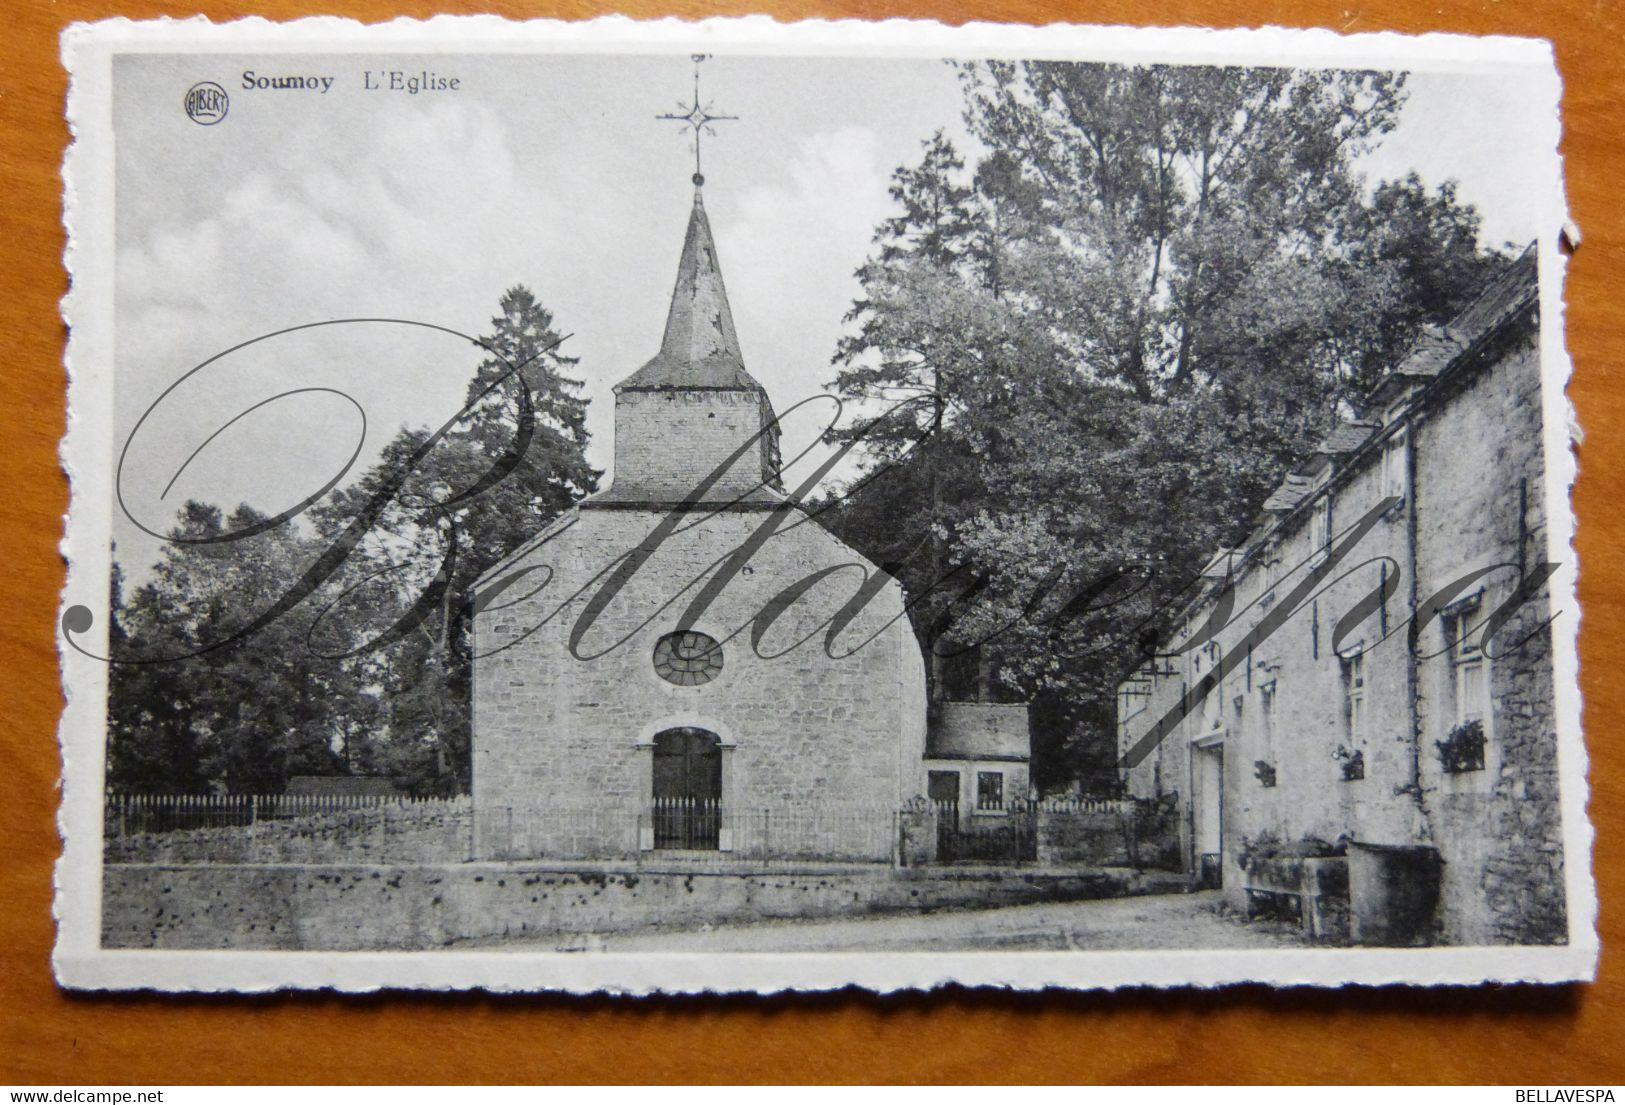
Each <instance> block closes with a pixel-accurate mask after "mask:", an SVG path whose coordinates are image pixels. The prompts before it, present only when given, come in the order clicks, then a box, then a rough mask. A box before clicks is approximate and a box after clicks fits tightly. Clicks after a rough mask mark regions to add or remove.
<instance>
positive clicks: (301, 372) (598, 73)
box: [114, 55, 1546, 575]
mask: <svg viewBox="0 0 1625 1105" xmlns="http://www.w3.org/2000/svg"><path fill="white" fill-rule="evenodd" d="M705 68H706V73H705V96H706V98H707V99H710V100H712V101H713V103H714V106H715V108H716V109H717V110H718V111H725V112H727V113H730V114H737V115H739V116H741V118H740V120H739V121H738V122H730V123H723V124H719V125H718V135H717V137H715V138H714V139H707V141H706V154H705V162H706V163H705V171H706V176H707V179H708V184H707V186H706V206H707V209H708V211H709V212H710V215H711V224H712V228H713V230H714V232H715V234H716V237H717V243H718V250H719V252H720V255H721V263H722V267H723V272H724V275H725V277H726V279H727V282H728V291H729V297H730V299H731V300H732V304H733V310H734V317H735V320H736V322H737V324H738V328H739V333H740V341H741V345H742V346H743V350H744V354H745V360H746V364H747V367H748V368H749V369H750V371H751V372H752V374H753V375H755V376H756V378H757V379H758V380H760V381H761V382H762V383H763V384H764V385H765V386H766V387H767V389H768V391H769V393H770V395H771V396H772V398H773V400H774V403H775V405H776V406H777V407H778V408H779V409H780V410H783V409H785V408H786V407H788V406H790V405H792V404H793V403H795V402H796V401H797V400H800V399H803V398H805V397H807V396H809V395H813V394H817V393H819V392H821V391H822V390H823V385H824V384H825V383H827V382H828V381H829V379H830V378H831V376H832V375H833V370H832V369H831V367H830V363H829V361H830V355H831V353H832V351H833V349H834V346H835V342H836V339H837V337H838V336H839V334H840V333H841V329H842V323H841V317H842V315H843V314H844V313H845V311H846V309H847V307H848V306H849V305H850V304H851V301H852V298H853V295H854V293H855V291H856V284H855V281H854V280H853V278H852V272H853V270H854V269H855V268H856V267H857V265H858V264H860V263H861V262H862V260H863V258H864V256H865V254H866V253H867V251H868V247H869V242H870V237H871V235H872V233H873V229H874V226H875V224H876V223H877V222H878V221H879V220H880V219H882V218H884V217H885V216H886V215H887V214H889V213H890V201H889V199H888V197H887V195H886V184H887V179H888V176H889V174H890V172H891V170H892V169H893V168H894V167H895V166H897V165H898V164H899V163H902V162H906V161H912V160H914V159H916V157H917V155H918V151H919V145H920V142H921V140H922V139H924V138H926V137H927V136H929V135H930V134H931V132H932V131H933V130H935V129H936V128H938V127H944V128H946V129H947V130H948V131H949V132H950V133H951V134H954V135H955V136H961V137H962V125H961V124H960V121H959V110H960V109H959V94H958V87H957V82H956V79H955V75H954V72H953V71H952V69H951V68H949V67H948V66H947V65H945V64H943V63H941V62H935V61H917V60H890V59H888V60H866V61H849V60H831V59H827V58H821V59H806V60H802V59H785V58H736V57H720V58H716V59H714V60H712V61H709V62H707V63H706V66H705ZM391 70H398V71H401V72H402V73H403V74H407V75H415V74H422V73H424V72H426V71H427V72H429V73H431V74H433V75H434V76H436V77H446V78H449V77H455V78H456V79H457V80H458V81H459V88H458V89H457V90H456V91H434V92H419V93H418V94H416V95H411V94H408V93H406V92H390V91H387V90H374V91H369V90H367V89H366V88H365V87H364V84H365V79H364V74H365V73H367V72H369V71H370V72H371V73H372V74H373V77H372V80H373V83H375V84H377V83H383V82H381V81H380V76H379V75H380V74H381V73H384V72H388V71H391ZM691 70H692V67H691V64H690V62H689V60H688V58H687V56H686V55H672V56H646V57H624V56H621V57H604V56H528V57H518V56H515V57H502V56H483V57H469V56H462V57H445V56H432V55H425V56H413V57H389V56H381V55H369V56H351V57H346V58H335V57H332V56H326V57H301V56H294V55H281V56H269V57H268V56H264V55H259V56H245V57H211V58H206V59H203V58H197V57H181V58H175V57H168V56H134V57H132V56H123V57H120V58H119V59H118V60H117V62H116V65H115V72H114V79H115V95H114V111H115V120H114V122H115V134H116V142H117V148H116V158H117V169H116V172H117V178H116V204H117V215H116V225H117V245H118V290H117V299H116V332H117V360H116V381H117V383H116V389H117V404H118V407H117V411H118V414H117V421H118V427H119V428H118V432H117V439H118V443H119V444H120V445H122V444H123V443H124V441H125V440H126V437H127V436H128V435H129V434H130V433H131V430H132V429H133V428H134V427H136V425H137V420H138V419H140V418H141V417H142V414H143V412H144V411H146V410H148V408H149V407H150V406H151V405H152V404H153V403H154V401H155V400H157V399H158V398H159V397H160V395H162V394H163V393H164V392H165V389H166V388H170V387H171V385H174V384H175V383H176V381H177V380H180V379H181V378H182V377H184V376H186V374H187V373H188V371H189V370H191V369H193V368H194V367H195V366H197V365H199V364H200V363H201V362H203V361H205V360H206V359H208V358H210V357H213V356H215V355H216V354H218V353H221V352H222V351H223V350H227V349H229V348H231V347H233V346H236V345H238V344H239V343H243V342H247V341H249V340H250V339H254V338H257V337H260V336H261V335H265V334H269V333H271V332H273V331H278V330H282V329H285V328H288V327H295V326H299V325H301V324H306V323H312V322H320V321H324V320H330V319H341V318H390V319H405V320H411V321H414V322H423V323H431V324H435V325H438V326H443V327H446V328H448V329H450V330H453V331H458V332H461V333H466V334H478V333H480V332H482V331H483V330H485V329H487V328H488V326H489V320H490V318H491V316H492V315H493V314H494V313H495V311H496V305H497V301H498V299H499V297H500V296H501V294H502V292H503V290H504V289H506V288H507V287H509V286H511V285H513V284H517V283H523V284H526V285H528V286H529V287H530V288H531V289H532V290H533V291H535V292H536V293H537V294H538V296H539V297H540V298H541V300H542V301H543V302H544V303H545V304H546V305H547V306H548V307H549V308H550V309H552V310H553V312H554V314H555V316H556V318H557V321H558V324H559V326H560V327H561V329H563V330H565V331H569V332H572V333H573V335H574V336H573V337H571V338H570V340H569V342H568V343H567V349H568V351H569V352H570V353H571V354H573V355H574V356H577V357H579V358H581V364H580V366H579V367H578V370H577V371H578V374H579V375H580V376H581V377H582V378H583V379H584V380H585V381H586V383H587V395H588V397H589V398H590V399H591V401H592V403H591V407H590V411H591V415H590V418H589V424H590V427H591V429H592V432H593V434H594V442H593V456H594V459H595V461H596V462H597V463H598V464H599V465H600V466H607V464H608V459H609V455H610V445H611V428H612V407H613V403H612V396H611V393H610V388H611V387H612V386H613V384H614V383H615V382H616V381H618V380H620V379H621V378H623V377H625V376H626V375H628V374H630V373H631V372H632V371H634V370H635V369H636V368H638V367H639V366H640V365H641V364H642V363H643V362H644V361H645V360H647V359H648V358H649V357H650V356H651V355H652V354H653V353H654V352H655V351H656V349H657V347H658V345H659V340H660V332H661V327H662V323H663V321H664V317H665V312H666V306H667V303H668V300H669V298H670V293H671V284H672V277H673V275H674V271H675V267H676V263H677V256H678V252H679V249H680V246H681V242H682V233H683V228H684V224H685V221H686V218H687V211H688V206H689V203H690V201H691V196H692V191H691V186H690V184H689V180H688V176H689V173H690V172H691V171H692V162H691V158H692V155H691V153H690V148H689V146H688V145H687V144H686V142H685V140H684V138H683V136H682V134H681V131H680V128H679V127H678V126H677V125H676V124H673V123H661V122H657V121H655V119H654V118H653V117H654V116H655V115H657V114H659V113H661V112H665V111H672V110H675V109H676V108H677V103H678V101H679V99H681V98H683V97H685V96H686V95H687V93H688V92H689V90H690V83H691V80H692V77H691ZM245 71H252V72H253V73H254V74H256V75H262V76H283V75H303V76H330V77H332V78H333V82H332V85H331V87H330V89H329V90H328V91H327V92H326V93H325V94H319V93H315V92H309V91H272V90H264V91H261V90H247V89H244V88H243V78H244V73H245ZM200 80H212V81H215V82H216V83H218V84H220V85H222V86H223V87H224V88H225V89H226V90H227V92H228V93H229V95H230V97H231V106H230V112H229V114H228V115H227V117H226V118H225V119H224V120H223V121H221V122H220V123H219V124H217V125H214V126H199V125H197V124H196V123H193V122H192V121H190V120H189V119H188V118H187V117H186V115H185V113H184V112H183V111H182V110H181V103H182V99H183V97H184V95H185V92H186V90H187V89H188V88H189V87H191V86H192V85H193V84H195V83H196V82H198V81H200ZM1538 112H1539V105H1537V104H1533V103H1531V102H1530V101H1529V100H1528V98H1527V97H1525V96H1523V95H1522V94H1521V90H1520V88H1519V86H1518V84H1517V83H1516V82H1512V81H1506V80H1504V79H1500V78H1497V77H1493V76H1489V77H1486V76H1481V75H1480V76H1473V75H1461V74H1438V75H1429V74H1420V73H1419V74H1413V75H1412V77H1411V81H1410V100H1409V103H1408V104H1407V107H1406V109H1405V112H1404V115H1403V117H1402V119H1401V122H1400V126H1399V128H1398V130H1396V132H1395V133H1394V134H1392V135H1391V136H1390V137H1389V138H1388V139H1387V141H1386V142H1385V143H1384V145H1383V147H1382V148H1381V149H1380V150H1378V151H1376V152H1374V153H1373V154H1372V155H1370V156H1369V157H1368V158H1367V160H1366V163H1365V165H1364V168H1365V170H1366V171H1367V173H1368V174H1369V175H1370V177H1371V179H1372V180H1373V181H1374V180H1376V179H1379V178H1386V177H1392V176H1395V175H1399V174H1401V173H1403V172H1406V171H1410V170H1415V171H1417V172H1419V173H1420V174H1421V175H1422V177H1423V178H1424V179H1425V180H1427V181H1428V182H1429V183H1430V184H1437V183H1440V182H1442V181H1444V180H1446V179H1452V178H1453V179H1456V180H1457V181H1458V182H1459V185H1460V190H1461V195H1462V197H1463V198H1464V199H1466V200H1467V201H1469V202H1471V203H1474V204H1475V205H1477V206H1478V207H1479V209H1480V211H1481V213H1482V214H1483V216H1484V224H1485V231H1486V235H1487V237H1488V238H1489V239H1490V240H1492V241H1495V242H1502V241H1517V242H1522V241H1527V240H1528V239H1530V238H1532V237H1534V236H1535V235H1536V234H1537V233H1538V232H1540V231H1541V230H1542V229H1546V228H1541V227H1538V226H1535V225H1533V224H1532V222H1531V221H1530V209H1531V205H1530V204H1529V203H1528V202H1527V197H1528V196H1530V195H1531V194H1533V191H1534V190H1535V189H1537V188H1538V187H1539V186H1540V185H1541V184H1542V183H1543V182H1541V181H1540V180H1539V179H1538V178H1535V177H1534V176H1532V174H1534V173H1536V172H1538V171H1539V169H1540V165H1539V164H1538V163H1537V162H1536V161H1535V160H1534V159H1532V158H1518V157H1515V156H1514V157H1509V156H1508V151H1509V150H1516V149H1518V148H1519V140H1520V138H1522V137H1523V136H1526V135H1530V134H1534V133H1536V132H1537V131H1538V130H1539V129H1540V127H1541V120H1540V118H1539V117H1538ZM478 359H479V358H478V353H477V351H476V350H473V349H472V348H471V347H470V346H467V345H466V344H464V343H462V342H460V341H458V340H456V339H454V338H453V337H451V336H449V335H447V334H444V333H441V332H439V331H435V330H429V329H423V328H411V327H403V326H396V325H389V324H384V323H369V324H359V325H353V326H340V327H318V328H316V329H310V330H302V331H298V332H296V333H294V334H290V335H286V336H283V337H279V338H273V339H268V340H266V341H262V342H259V343H256V344H253V345H250V346H248V347H246V348H244V349H242V350H240V351H238V352H236V353H233V354H231V355H230V356H227V357H224V358H221V359H219V360H216V361H215V362H214V363H212V364H210V365H208V366H207V367H206V368H204V369H202V370H201V371H199V372H197V373H195V374H194V375H192V376H190V377H188V378H187V379H186V380H185V381H184V382H183V383H181V384H180V386H179V387H177V388H175V390H174V391H173V392H172V393H170V395H169V396H168V398H167V399H166V400H165V401H164V402H163V403H161V404H160V405H159V406H158V407H156V408H154V409H153V411H152V413H151V414H150V415H149V416H148V417H147V419H146V421H145V422H143V423H142V424H141V426H140V430H139V432H138V433H137V434H136V436H135V437H134V438H133V439H131V446H130V450H129V453H128V455H127V462H126V470H125V479H124V483H123V485H122V486H123V490H124V497H125V503H126V506H127V507H128V508H129V510H130V511H131V513H132V514H133V515H134V516H135V518H136V519H137V520H138V521H139V522H140V523H141V525H144V526H146V527H147V528H149V529H152V530H162V529H164V528H165V527H166V526H167V525H168V524H169V523H170V519H171V518H172V517H173V512H174V509H175V507H176V506H178V505H179V503H180V502H181V501H183V500H184V499H186V498H204V499H208V500H211V501H215V502H219V503H222V504H227V505H233V504H235V503H236V502H238V501H249V502H252V503H254V504H256V505H258V506H261V507H262V508H265V509H273V508H274V509H282V508H285V507H287V506H290V505H292V504H293V503H294V502H297V501H298V500H299V499H301V498H302V497H304V495H306V494H308V493H311V492H314V491H316V490H317V489H319V488H320V487H321V486H322V485H323V484H324V483H326V482H327V480H328V479H329V478H330V477H332V476H333V475H334V474H335V473H337V472H338V471H340V470H341V469H342V468H343V466H344V464H345V463H346V462H347V461H348V460H349V459H350V458H351V457H352V455H353V454H356V453H357V450H358V449H359V456H358V458H357V460H356V464H357V466H358V468H357V469H356V470H359V466H362V465H364V464H365V463H366V462H367V461H368V459H370V457H371V456H372V454H373V452H374V451H375V450H376V449H377V448H379V447H381V446H382V445H383V444H384V443H385V442H386V441H387V440H388V439H389V438H390V437H391V436H392V435H393V433H394V432H395V430H396V429H397V428H398V427H400V426H401V425H403V424H410V425H438V424H439V423H440V422H442V421H444V420H445V419H446V418H448V417H450V416H451V415H452V414H453V413H454V412H455V411H456V409H457V407H458V405H459V404H460V402H461V400H462V396H463V392H464V388H465V386H466V383H467V380H468V377H469V374H470V373H471V372H472V370H473V367H474V365H475V363H477V361H478ZM289 392H292V393H294V394H284V393H289ZM279 395H280V396H282V398H277V399H274V400H273V397H275V396H279ZM264 400H272V401H271V402H269V403H267V404H266V406H264V407H263V408H260V409H259V410H257V411H256V412H255V413H254V415H253V416H251V417H245V418H243V419H242V420H241V421H239V422H236V423H233V424H232V425H231V426H230V427H229V428H228V429H226V430H225V431H224V432H222V433H221V434H220V436H219V437H218V438H216V439H215V440H214V441H213V442H212V443H211V444H210V445H209V446H208V447H207V448H205V449H204V450H203V451H202V452H200V453H199V454H198V456H197V458H196V459H195V460H194V461H192V462H191V463H190V464H186V465H185V468H184V471H182V472H181V474H180V476H179V477H178V478H176V479H175V480H174V483H173V486H172V487H170V488H169V489H168V491H167V495H166V494H164V492H165V488H166V485H167V484H168V483H169V481H170V478H171V477H172V476H174V474H175V471H176V469H177V468H180V467H181V466H182V465H183V462H185V461H186V459H187V457H188V456H189V455H191V454H192V453H193V451H194V450H197V449H198V447H199V445H201V444H202V443H203V442H204V441H205V440H207V439H208V438H209V436H210V435H211V434H213V433H214V432H215V431H216V430H218V429H219V428H220V427H221V426H222V425H223V424H224V423H226V422H228V420H230V419H232V418H233V417H234V416H235V415H237V414H238V413H239V412H241V411H243V410H245V409H247V408H248V407H250V406H252V405H254V404H257V403H260V402H262V401H264ZM809 413H810V412H809ZM814 432H815V430H814V427H813V426H812V425H811V422H810V419H809V420H804V421H803V423H802V424H801V425H798V426H792V427H789V428H788V432H787V435H786V443H787V446H788V447H789V451H791V452H793V451H795V450H797V449H799V448H801V447H803V446H804V445H805V444H806V443H807V442H808V441H810V440H811V439H812V436H813V435H814ZM115 536H116V538H117V540H118V543H119V548H120V560H122V561H124V562H125V563H126V564H128V565H131V566H132V567H134V568H135V570H136V573H137V574H138V575H139V574H141V570H140V565H142V564H144V563H146V562H150V561H151V560H152V559H153V558H154V557H155V555H156V552H157V548H158V543H157V541H156V540H155V539H153V538H150V537H147V536H146V535H144V534H142V533H141V532H140V529H139V528H138V526H137V525H135V524H133V523H131V522H130V521H129V520H128V519H126V518H124V517H122V516H119V517H116V518H115Z"/></svg>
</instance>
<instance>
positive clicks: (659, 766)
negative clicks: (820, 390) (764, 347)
mask: <svg viewBox="0 0 1625 1105" xmlns="http://www.w3.org/2000/svg"><path fill="white" fill-rule="evenodd" d="M614 458H615V459H614V469H613V473H612V482H611V484H610V485H609V486H608V487H607V488H606V489H605V490H603V491H601V492H599V493H597V494H595V495H592V496H590V497H588V498H587V499H585V500H583V501H582V502H581V503H579V504H578V505H577V506H576V508H574V509H573V510H571V511H570V512H569V513H568V514H566V515H564V516H562V517H561V518H559V519H558V520H557V521H556V522H555V523H554V524H552V525H551V526H549V527H548V528H547V529H545V530H544V531H543V532H541V533H539V534H537V535H536V537H535V538H534V539H533V540H532V541H530V542H529V543H528V544H526V545H525V546H523V547H521V548H519V549H517V550H516V551H515V552H514V553H512V554H511V555H510V556H509V557H508V558H507V559H506V560H505V561H503V562H502V563H499V564H498V565H496V566H495V567H493V568H492V570H491V571H490V572H489V573H487V574H486V576H485V577H484V578H482V580H481V581H480V582H479V584H478V585H477V587H476V592H475V593H476V596H477V597H476V599H475V603H476V614H475V617H474V631H473V635H474V653H475V657H476V659H475V664H474V691H473V742H472V743H473V749H472V755H473V800H474V807H475V855H476V858H481V859H495V858H534V857H556V858H578V859H593V858H614V857H626V856H629V855H636V854H641V853H646V852H650V851H675V852H695V851H715V852H732V853H735V854H737V855H739V856H741V857H746V856H748V857H753V858H757V857H759V858H794V857H808V858H814V857H815V858H820V859H850V860H871V861H887V860H889V859H891V858H892V857H893V856H894V855H895V853H896V849H897V818H898V811H899V809H900V808H901V807H902V806H903V805H904V804H906V803H908V802H909V801H910V800H911V799H913V798H915V797H916V796H920V795H923V794H924V793H925V790H926V780H925V766H924V757H925V753H926V676H925V666H924V662H923V657H922V654H921V650H920V648H919V645H918V643H917V641H916V638H915V636H914V633H913V630H912V629H911V627H910V624H909V619H908V615H907V612H906V610H905V606H904V602H905V600H904V595H903V592H902V588H901V586H900V585H899V584H898V583H897V581H896V580H894V579H892V578H891V577H889V576H886V575H885V574H884V573H882V572H881V570H880V569H879V568H878V567H877V566H875V565H874V564H872V563H870V562H869V561H868V560H867V559H865V558H864V557H863V556H862V555H861V554H859V553H858V552H856V551H855V550H853V549H851V548H849V547H847V546H846V545H845V544H843V543H842V542H841V541H839V540H838V539H836V538H835V537H834V536H833V535H832V534H830V533H829V532H828V531H827V530H825V529H824V528H823V527H822V526H821V525H819V524H818V523H817V522H816V521H815V520H813V519H812V518H810V517H809V516H808V515H807V514H806V513H805V512H804V511H803V510H802V509H801V508H800V507H799V506H798V505H796V504H795V503H794V502H793V501H791V499H790V498H789V497H787V496H786V494H785V493H784V491H783V490H782V489H781V486H780V477H779V457H778V434H777V430H776V426H775V424H774V414H773V407H772V404H771V403H770V401H769V399H768V396H767V393H766V391H765V390H764V389H763V388H762V387H761V385H760V384H759V383H757V381H756V380H754V379H753V378H752V377H751V375H750V374H749V373H748V372H747V371H746V369H745V365H744V360H743V357H742V356H741V353H740V349H739V342H738V338H737V335H736V333H735V330H734V323H733V318H732V314H731V311H730V308H729V305H728V299H727V294H726V290H725V288H724V286H723V281H722V274H721V270H720V268H719V266H718V263H717V255H716V247H715V243H714V242H713V240H712V236H711V229H710V225H709V222H708V220H707V217H706V212H705V208H704V205H703V202H702V200H701V197H700V193H699V192H698V190H696V193H695V201H694V207H693V210H692V213H691V215H690V218H689V223H688V230H687V234H686V237H685V240H684V243H683V251H682V258H681V261H680V263H679V267H678V274H677V281H676V287H675V289H674V291H673V295H672V302H671V308H670V312H669V316H668V319H667V323H666V328H665V334H664V338H663V340H662V342H661V346H660V351H659V353H658V354H656V356H655V357H654V358H652V359H651V360H650V361H649V362H648V363H647V364H646V365H644V366H643V367H642V368H640V369H639V370H638V371H636V372H634V373H633V374H632V375H630V376H628V377H627V378H626V379H624V380H623V381H622V382H621V383H620V384H619V385H618V386H617V387H616V388H615V443H614Z"/></svg>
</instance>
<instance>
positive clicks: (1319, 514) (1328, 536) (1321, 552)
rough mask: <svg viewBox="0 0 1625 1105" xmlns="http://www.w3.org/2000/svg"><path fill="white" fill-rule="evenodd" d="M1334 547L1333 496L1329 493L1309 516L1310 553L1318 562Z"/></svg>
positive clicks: (1312, 558) (1313, 559) (1314, 560)
mask: <svg viewBox="0 0 1625 1105" xmlns="http://www.w3.org/2000/svg"><path fill="white" fill-rule="evenodd" d="M1331 547H1332V497H1331V495H1330V494H1328V495H1327V496H1326V497H1325V498H1323V499H1321V501H1320V502H1318V503H1316V504H1315V509H1314V512H1313V513H1312V514H1310V516H1309V554H1310V559H1311V561H1312V562H1315V563H1318V562H1319V560H1320V558H1321V557H1323V556H1325V555H1326V554H1327V553H1328V552H1330V551H1331Z"/></svg>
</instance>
